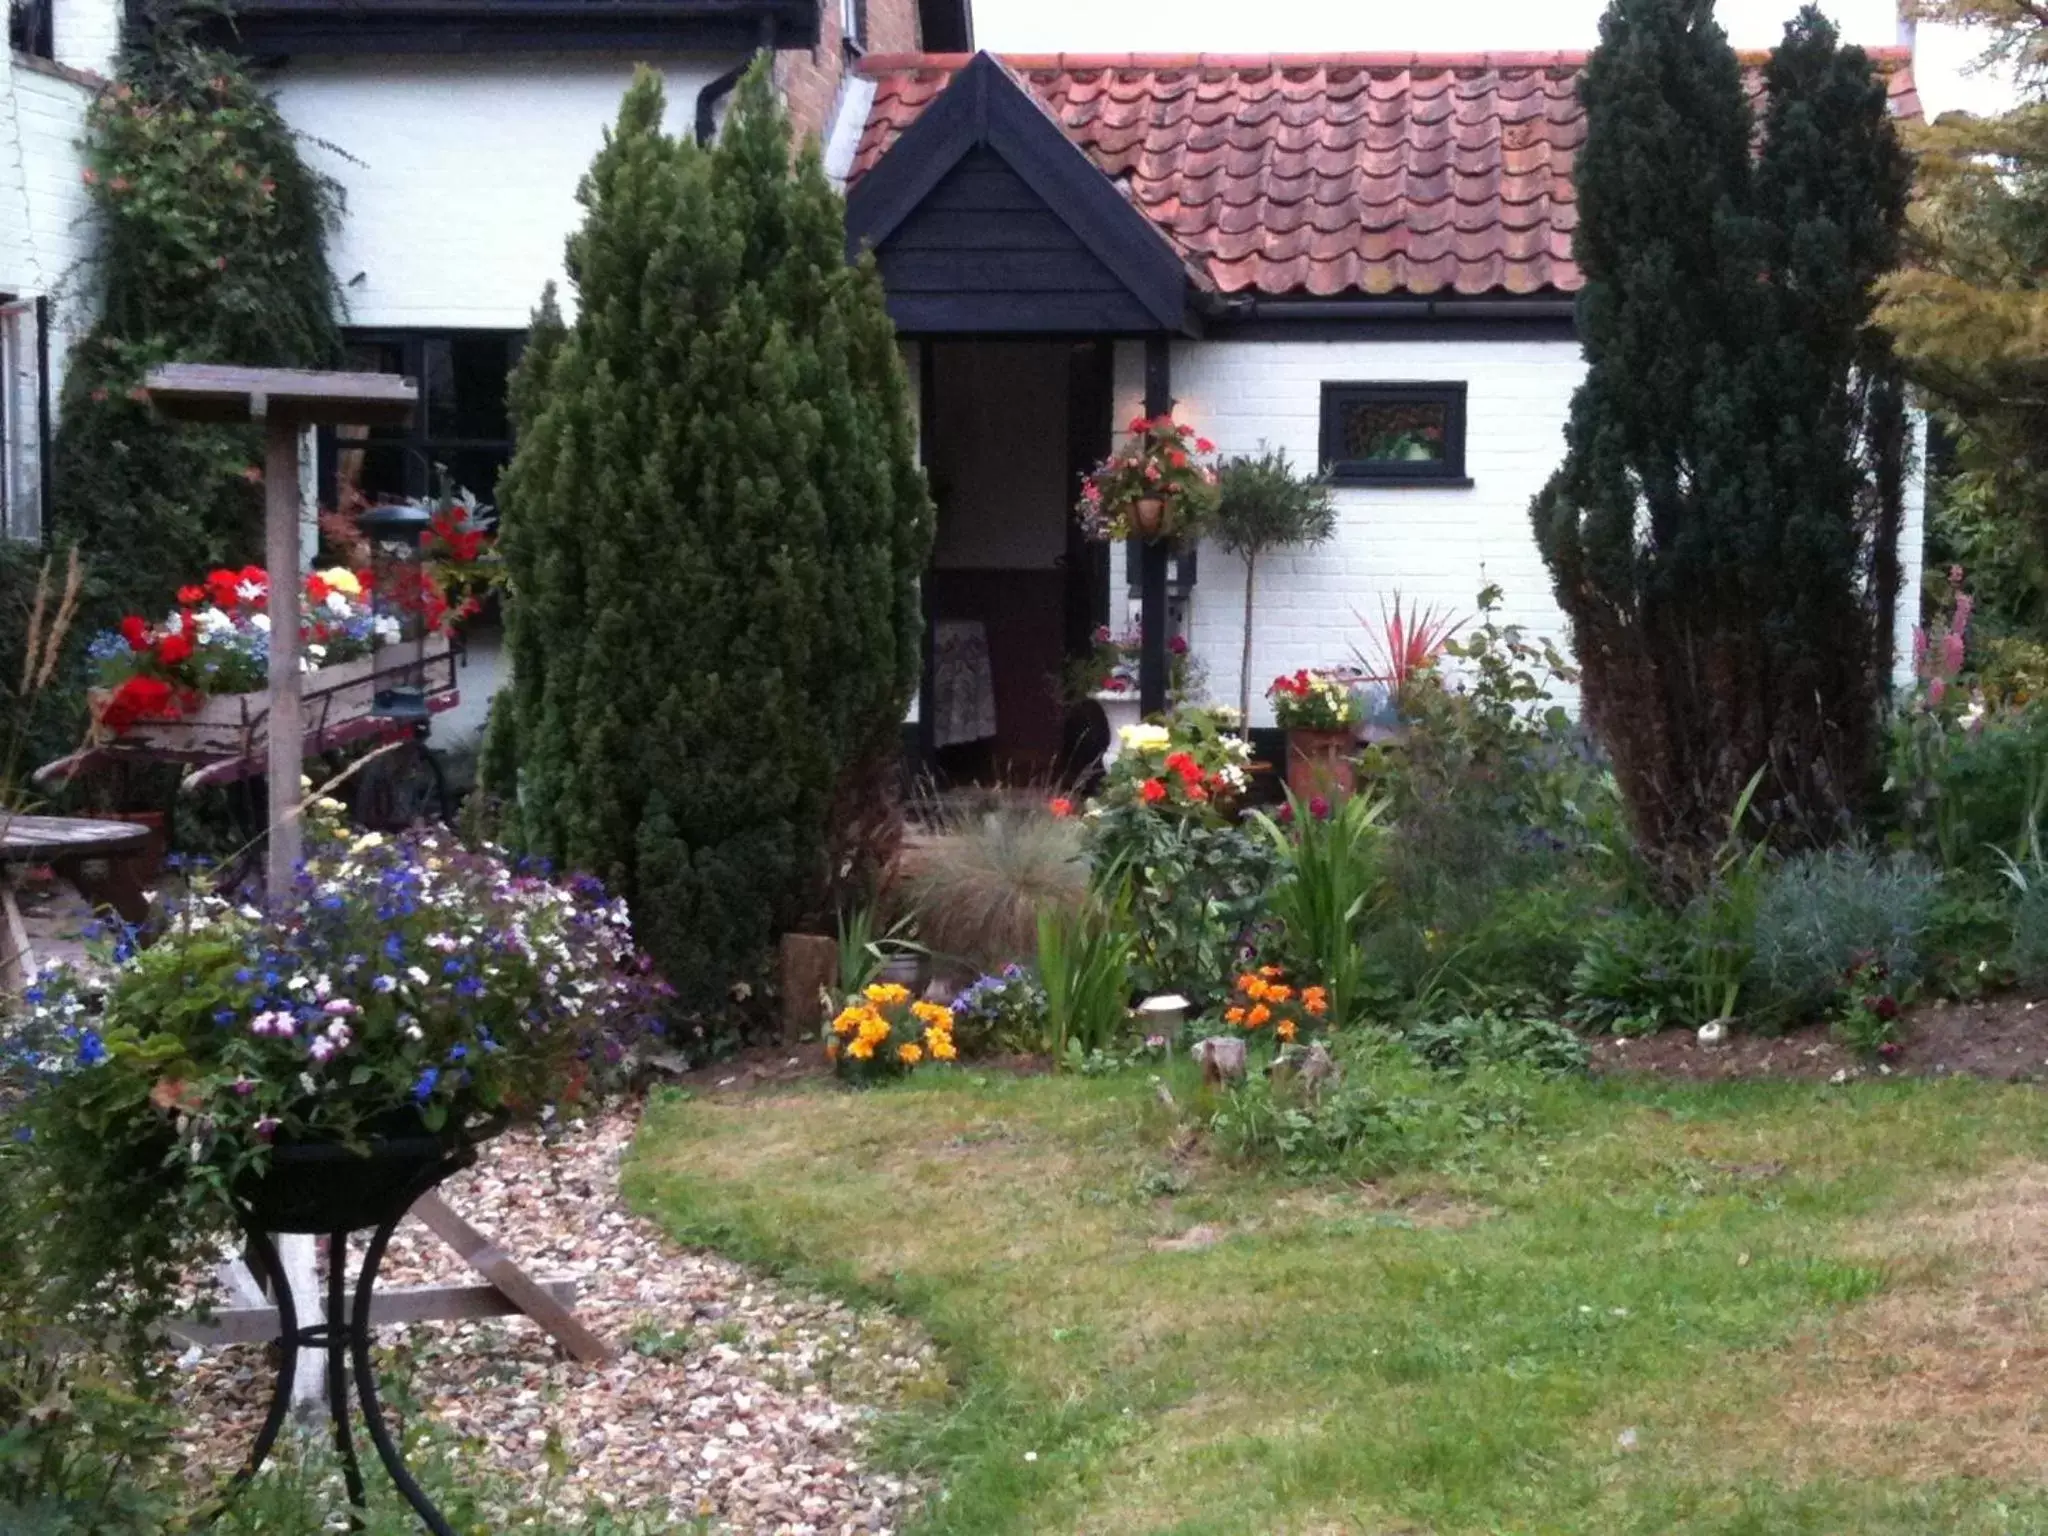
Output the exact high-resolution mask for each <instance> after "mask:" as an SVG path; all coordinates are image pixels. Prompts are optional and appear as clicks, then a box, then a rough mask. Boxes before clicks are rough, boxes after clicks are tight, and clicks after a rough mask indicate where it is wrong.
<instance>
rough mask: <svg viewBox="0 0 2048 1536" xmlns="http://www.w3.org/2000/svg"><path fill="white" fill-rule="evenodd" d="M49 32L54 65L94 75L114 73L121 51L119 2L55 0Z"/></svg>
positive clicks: (114, 0) (119, 0)
mask: <svg viewBox="0 0 2048 1536" xmlns="http://www.w3.org/2000/svg"><path fill="white" fill-rule="evenodd" d="M51 19H52V21H53V22H54V26H53V28H52V31H53V33H54V37H53V39H52V40H53V41H54V42H55V43H56V45H57V46H56V53H57V62H58V63H59V64H68V65H70V66H71V68H73V69H89V70H92V71H93V72H94V73H96V74H102V75H111V74H112V73H113V72H114V56H115V55H116V54H118V53H119V52H120V51H121V0H57V4H56V7H55V15H54V16H53V17H52V18H51Z"/></svg>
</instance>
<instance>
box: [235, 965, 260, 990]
mask: <svg viewBox="0 0 2048 1536" xmlns="http://www.w3.org/2000/svg"><path fill="white" fill-rule="evenodd" d="M255 979H256V973H255V972H254V971H252V970H250V969H249V968H248V967H247V966H246V965H245V966H243V967H242V968H241V969H240V970H239V971H237V972H235V985H236V986H238V987H246V986H248V985H249V983H250V982H252V981H254V980H255Z"/></svg>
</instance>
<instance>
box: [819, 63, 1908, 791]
mask: <svg viewBox="0 0 2048 1536" xmlns="http://www.w3.org/2000/svg"><path fill="white" fill-rule="evenodd" d="M1874 60H1875V63H1876V65H1877V67H1878V68H1879V69H1880V70H1882V71H1883V72H1884V74H1885V76H1886V78H1887V80H1888V82H1889V88H1890V94H1891V100H1892V104H1893V108H1894V110H1895V111H1896V112H1898V113H1900V114H1901V115H1906V116H1916V115H1917V114H1918V111H1919V107H1918V102H1917V99H1916V97H1915V95H1914V92H1913V84H1912V77H1911V73H1910V58H1909V57H1908V51H1907V50H1904V49H1880V50H1877V51H1876V52H1875V54H1874ZM1584 62H1585V56H1584V55H1583V54H1575V53H1557V54H1456V55H1437V56H1415V55H1407V54H1403V55H1377V54H1350V55H1333V56H1327V57H1250V58H1247V57H1236V56H1213V55H1191V56H1174V57H1156V58H1155V57H1147V56H1142V55H1140V56H1129V55H1110V56H1101V55H1094V56H1086V55H1074V54H1060V55H1049V56H1006V57H1003V58H1000V59H999V58H994V57H991V56H989V55H986V54H982V55H978V56H973V57H952V58H934V57H929V56H927V57H915V56H912V57H901V58H892V57H870V58H868V59H866V60H864V61H863V62H862V65H861V68H860V75H861V77H862V79H863V80H865V81H866V82H868V84H869V85H871V86H872V88H873V92H874V94H873V99H872V101H869V102H866V103H861V102H859V101H857V100H856V101H854V102H852V103H851V104H850V105H851V107H852V109H853V110H859V111H861V112H862V113H863V116H864V120H863V122H862V124H861V130H860V137H859V147H858V152H857V154H856V156H855V159H854V162H853V164H852V166H851V189H850V192H849V198H848V226H849V235H850V239H851V242H852V244H853V245H854V246H855V248H857V249H858V248H862V247H869V248H872V249H873V250H874V251H875V253H876V255H877V258H878V260H879V263H880V267H881V272H882V277H883V281H884V283H885V284H886V286H887V288H888V293H889V305H890V309H891V312H892V314H893V315H894V317H895V319H896V323H897V325H898V327H899V329H900V330H901V332H902V333H903V335H904V336H905V338H906V344H907V348H908V350H909V352H910V355H911V357H912V360H913V366H914V367H915V369H916V370H917V372H918V374H919V377H920V378H921V380H922V383H923V400H924V427H925V451H926V458H927V462H928V463H929V465H930V467H931V471H932V479H933V485H934V490H935V494H936V496H937V499H938V502H939V506H940V535H939V545H938V552H937V555H936V558H935V559H934V562H933V569H932V573H931V577H930V582H929V594H930V600H929V608H930V611H931V614H932V616H933V618H934V620H935V621H936V623H937V624H938V625H940V626H942V633H944V634H945V635H946V636H947V640H948V644H947V646H945V647H942V648H941V649H942V652H944V651H951V650H954V649H956V648H957V649H959V650H962V651H964V652H966V653H967V654H968V655H969V656H970V657H971V658H972V662H971V664H969V665H964V666H962V665H953V664H950V663H951V662H953V661H954V660H956V659H957V658H953V657H950V656H948V657H947V658H946V659H945V660H944V661H942V662H941V664H939V665H937V666H935V667H934V668H933V669H931V670H930V672H929V674H928V676H927V680H926V687H925V692H924V697H923V699H922V700H921V704H922V706H923V708H922V710H921V719H922V720H923V721H924V722H925V723H924V725H923V726H922V730H921V734H922V738H923V744H924V746H925V749H926V751H927V753H936V754H937V755H938V757H939V759H940V760H941V761H942V762H943V761H947V760H948V759H951V761H952V763H953V764H955V765H957V767H958V768H959V769H960V771H963V772H977V771H986V770H987V769H988V768H989V767H991V766H993V767H994V768H996V769H997V770H998V771H1007V772H1009V773H1012V774H1014V773H1018V772H1020V771H1024V772H1028V771H1030V770H1032V769H1034V768H1047V767H1051V766H1052V765H1053V764H1055V763H1056V762H1058V761H1059V760H1060V758H1061V755H1062V754H1063V753H1066V754H1068V755H1071V753H1072V750H1073V745H1074V735H1073V720H1072V718H1071V716H1070V715H1067V714H1064V713H1063V711H1062V710H1061V707H1060V705H1059V703H1058V701H1057V700H1056V698H1055V697H1054V696H1053V695H1052V693H1051V692H1050V690H1049V689H1048V688H1047V687H1046V684H1045V680H1046V679H1047V678H1048V677H1050V676H1052V675H1054V674H1056V673H1057V671H1058V669H1059V666H1060V663H1061V661H1062V658H1063V657H1064V656H1066V655H1068V654H1072V653H1073V652H1074V651H1075V650H1077V648H1079V647H1081V646H1082V645H1084V644H1085V642H1086V639H1087V636H1088V635H1089V634H1090V632H1091V631H1092V630H1093V629H1094V628H1095V627H1096V626H1097V625H1098V624H1101V623H1105V622H1108V623H1111V624H1112V626H1113V627H1116V628H1123V627H1124V626H1125V624H1126V623H1127V622H1128V621H1129V620H1130V619H1132V618H1134V617H1135V615H1136V613H1137V612H1139V611H1141V610H1149V611H1150V612H1151V613H1154V614H1158V613H1166V614H1169V615H1170V623H1169V624H1154V623H1148V624H1147V625H1146V629H1147V633H1148V635H1150V634H1157V635H1160V636H1162V637H1163V636H1164V635H1165V634H1167V633H1168V632H1169V630H1171V631H1172V632H1174V633H1178V634H1180V635H1182V636H1183V637H1184V638H1185V640H1186V641H1187V642H1188V643H1189V644H1190V645H1191V648H1192V652H1193V654H1194V656H1195V657H1196V658H1197V659H1198V660H1199V661H1200V662H1202V663H1203V664H1204V665H1205V666H1206V670H1207V673H1208V678H1209V685H1210V690H1211V692H1212V694H1213V695H1214V696H1216V697H1217V698H1219V699H1234V698H1235V697H1236V696H1237V691H1238V688H1237V685H1238V678H1239V668H1240V655H1241V647H1242V628H1241V624H1242V611H1243V592H1244V588H1243V580H1244V576H1243V568H1242V566H1241V565H1240V564H1239V563H1238V562H1237V561H1236V560H1234V559H1232V558H1230V557H1228V556H1226V555H1224V554H1223V553H1221V552H1220V551H1216V550H1213V549H1204V550H1200V551H1197V552H1196V554H1195V555H1193V556H1182V557H1176V558H1173V559H1169V558H1168V557H1167V556H1166V555H1165V554H1164V553H1163V552H1162V551H1160V550H1158V549H1157V548H1156V547H1153V548H1152V549H1151V550H1150V559H1149V561H1148V560H1147V559H1146V558H1145V556H1144V554H1143V553H1142V552H1141V553H1140V555H1139V556H1138V558H1136V559H1135V560H1131V561H1128V562H1127V560H1126V556H1125V551H1124V550H1123V549H1115V550H1109V551H1105V550H1102V549H1100V548H1099V547H1091V546H1089V545H1087V544H1086V543H1084V542H1082V541H1081V540H1080V538H1079V536H1078V534H1077V532H1076V530H1075V528H1074V525H1073V520H1072V518H1071V516H1070V511H1069V509H1070V508H1071V506H1072V504H1073V501H1074V490H1075V486H1076V483H1077V477H1078V475H1079V474H1080V473H1081V471H1082V470H1083V469H1084V468H1085V467H1086V466H1087V465H1089V464H1091V463H1093V462H1094V461H1096V460H1097V459H1099V458H1100V457H1101V456H1102V455H1103V454H1104V453H1105V452H1106V451H1107V450H1108V448H1109V447H1110V445H1111V442H1112V438H1113V436H1114V434H1115V433H1116V432H1117V431H1118V430H1120V428H1121V427H1122V425H1123V424H1124V423H1125V422H1126V421H1127V420H1128V419H1129V418H1131V417H1133V416H1136V415H1156V414H1157V413H1158V412H1159V411H1161V410H1163V409H1165V408H1166V407H1167V406H1168V405H1171V406H1172V407H1173V408H1174V410H1175V412H1176V414H1177V415H1178V416H1180V418H1181V419H1183V420H1186V421H1189V422H1192V423H1193V424H1194V425H1195V426H1196V427H1197V428H1198V429H1199V430H1200V431H1202V432H1203V433H1204V434H1206V435H1207V436H1208V437H1210V438H1211V439H1213V440H1214V441H1215V442H1216V444H1217V445H1218V447H1219V448H1220V449H1221V450H1222V451H1223V452H1224V453H1254V452H1258V451H1260V450H1261V449H1262V448H1264V447H1273V448H1281V449H1284V450H1286V451H1287V453H1288V454H1289V456H1290V457H1291V458H1292V459H1293V460H1294V461H1295V462H1296V463H1297V464H1301V465H1315V466H1320V467H1321V468H1322V469H1323V470H1324V471H1325V472H1326V473H1328V474H1329V475H1330V477H1331V478H1332V479H1333V480H1334V481H1335V482H1336V485H1337V492H1336V500H1337V505H1338V508H1339V525H1338V531H1337V534H1336V536H1335V538H1334V539H1333V540H1332V541H1331V542H1330V543H1328V544H1326V545H1324V546H1322V547H1321V548H1318V549H1314V550H1303V551H1299V552H1294V553H1283V554H1282V555H1280V556H1279V557H1278V558H1274V559H1271V560H1270V562H1269V563H1268V564H1266V565H1262V567H1261V581H1260V585H1261V590H1262V592H1263V594H1264V597H1263V601H1262V603H1261V605H1260V608H1259V611H1258V612H1259V616H1258V622H1257V633H1256V643H1255V650H1254V660H1253V684H1254V687H1253V692H1254V696H1255V697H1257V696H1260V695H1262V694H1263V692H1264V687H1265V684H1266V683H1267V682H1268V681H1269V680H1270V679H1271V678H1272V677H1273V676H1274V675H1276V674H1278V673H1281V672H1283V671H1291V670H1293V669H1294V668H1297V667H1303V666H1316V665H1319V664H1320V665H1327V664H1333V663H1341V662H1344V661H1345V660H1347V659H1349V657H1350V656H1351V655H1352V653H1353V650H1354V648H1362V647H1363V646H1364V643H1365V640H1366V636H1365V633H1364V630H1363V627H1362V625H1361V617H1363V618H1368V619H1376V618H1377V617H1378V616H1379V614H1380V612H1381V605H1382V604H1383V603H1390V602H1391V601H1392V599H1393V598H1394V596H1395V595H1396V594H1400V595H1402V596H1403V597H1405V598H1406V599H1408V600H1409V601H1411V602H1420V603H1422V604H1435V605H1437V606H1438V607H1439V608H1441V609H1444V610H1448V611H1455V612H1458V613H1469V612H1470V611H1471V607H1472V600H1473V597H1474V595H1475V594H1476V593H1477V592H1478V590H1479V589H1480V587H1481V586H1482V585H1485V584H1487V583H1496V584H1498V585H1499V586H1501V587H1502V588H1503V589H1504V591H1505V594H1506V604H1505V617H1506V618H1507V619H1508V620H1510V621H1515V622H1520V623H1522V624H1524V625H1526V626H1528V628H1529V629H1530V630H1532V631H1534V632H1537V633H1548V634H1552V635H1561V634H1562V632H1563V628H1564V621H1563V616H1562V615H1561V614H1560V613H1559V611H1558V610H1557V608H1556V606H1555V604H1554V602H1553V600H1552V597H1551V589H1550V580H1549V576H1548V573H1547V572H1546V570H1545V568H1544V565H1543V562H1542V559H1541V557H1540V555H1539V554H1538V552H1537V550H1536V546H1535V541H1534V538H1533V536H1532V534H1531V532H1530V528H1529V520H1528V508H1529V503H1530V499H1531V497H1532V496H1533V495H1534V494H1535V493H1536V491H1537V490H1538V489H1539V488H1540V487H1541V486H1542V484H1543V482H1544V481H1545V480H1546V479H1547V478H1548V476H1549V475H1550V473H1551V472H1552V471H1553V470H1554V469H1555V468H1556V466H1557V464H1558V462H1559V460H1560V458H1561V457H1562V454H1563V427H1564V424H1565V419H1566V414H1567V407H1568V404H1569V400H1570V397H1571V393H1572V390H1573V388H1574V387H1575V386H1576V385H1577V384H1578V382H1579V379H1580V377H1581V374H1582V372H1583V366H1584V365H1583V360H1582V357H1581V353H1580V349H1579V346H1578V343H1577V341H1576V339H1575V337H1574V332H1573V319H1572V312H1573V296H1574V295H1575V294H1576V292H1577V291H1578V289H1579V288H1580V286H1581V284H1582V277H1581V274H1580V272H1579V269H1578V268H1577V267H1576V266H1575V265H1574V264H1573V261H1572V251H1571V236H1572V230H1573V228H1574V225H1575V222H1576V216H1575V215H1576V207H1575V202H1574V197H1573V190H1572V181H1571V168H1572V156H1573V152H1574V150H1575V149H1576V148H1577V146H1578V145H1579V144H1580V143H1581V142H1582V140H1583V138H1584V135H1585V115H1584V111H1583V108H1582V107H1581V105H1580V102H1579V99H1578V94H1577V80H1578V74H1579V71H1580V69H1581V68H1582V67H1583V66H1584ZM1749 62H1751V63H1752V65H1754V64H1757V63H1760V62H1761V59H1760V58H1759V59H1756V60H1751V61H1749ZM1906 523H1907V526H1906V528H1905V530H1904V534H1903V550H1904V554H1905V559H1906V561H1907V563H1908V569H1907V570H1906V572H1905V579H1904V582H1903V589H1904V591H1905V592H1906V593H1908V594H1913V593H1916V592H1917V588H1918V583H1919V549H1920V543H1921V539H1920V525H1921V496H1920V491H1919V487H1918V485H1917V484H1916V485H1915V486H1914V487H1913V489H1912V491H1911V494H1910V497H1909V504H1908V507H1907V513H1906ZM1143 548H1144V547H1142V546H1140V547H1139V549H1140V550H1141V551H1142V550H1143ZM1148 587H1149V591H1148V590H1147V589H1148ZM1911 602H1912V599H1911V598H1910V597H1909V598H1908V599H1907V603H1908V604H1909V605H1910V604H1911ZM1910 617H1911V615H1910V613H1906V614H1902V620H1903V621H1904V622H1907V623H1909V622H1910ZM984 650H985V652H986V662H985V663H984V662H983V661H982V660H981V653H982V652H983V651H984ZM1163 671H1164V669H1163V664H1162V663H1161V662H1160V661H1157V660H1155V661H1154V662H1153V664H1152V665H1151V666H1150V667H1149V668H1147V669H1146V673H1147V675H1146V678H1145V685H1146V688H1147V691H1148V695H1149V697H1150V698H1151V699H1153V700H1157V699H1158V698H1159V696H1160V694H1161V692H1162V690H1163V687H1164V675H1163ZM984 675H985V677H986V682H985V683H978V682H977V679H978V678H981V677H982V676H984ZM977 686H979V687H980V688H982V689H983V691H985V692H986V693H989V694H992V695H993V699H992V703H993V710H992V711H991V710H990V709H989V707H988V705H989V703H990V702H991V701H990V700H989V699H987V698H983V699H979V700H977V699H975V698H973V697H971V695H972V693H973V692H974V691H975V689H976V688H977ZM991 713H992V714H993V735H992V736H990V737H987V738H985V739H982V740H980V741H977V742H975V743H972V744H969V743H966V742H962V741H959V740H957V739H955V738H957V737H959V736H960V735H961V734H963V733H964V732H967V731H973V730H978V729H982V728H984V727H986V726H988V724H989V717H990V715H991ZM1270 718H1271V717H1270V713H1269V712H1266V711H1265V708H1264V706H1263V703H1262V704H1261V706H1260V710H1259V711H1258V712H1255V714H1254V719H1253V724H1254V725H1255V726H1259V725H1263V724H1265V723H1267V722H1268V721H1269V720H1270Z"/></svg>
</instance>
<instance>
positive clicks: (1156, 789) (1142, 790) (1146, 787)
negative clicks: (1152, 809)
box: [1138, 779, 1166, 805]
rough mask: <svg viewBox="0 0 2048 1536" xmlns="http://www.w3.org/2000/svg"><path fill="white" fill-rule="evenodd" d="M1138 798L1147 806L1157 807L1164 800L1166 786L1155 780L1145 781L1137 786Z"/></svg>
mask: <svg viewBox="0 0 2048 1536" xmlns="http://www.w3.org/2000/svg"><path fill="white" fill-rule="evenodd" d="M1138 798H1139V799H1140V800H1143V801H1144V802H1145V803H1146V804H1147V805H1157V804H1158V803H1159V802H1160V801H1162V800H1164V799H1165V798H1166V786H1165V785H1164V784H1162V783H1160V782H1159V780H1157V779H1147V780H1146V781H1145V782H1144V783H1142V784H1140V785H1139V786H1138Z"/></svg>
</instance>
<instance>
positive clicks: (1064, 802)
mask: <svg viewBox="0 0 2048 1536" xmlns="http://www.w3.org/2000/svg"><path fill="white" fill-rule="evenodd" d="M1046 809H1048V810H1049V811H1051V812H1052V813H1053V815H1055V816H1057V817H1058V818H1059V819H1060V820H1062V821H1064V820H1066V819H1067V817H1069V816H1071V815H1073V814H1074V802H1073V801H1071V800H1069V799H1068V798H1067V797H1066V796H1065V795H1054V796H1053V797H1052V802H1051V803H1050V804H1049V805H1048V806H1047V807H1046Z"/></svg>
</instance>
